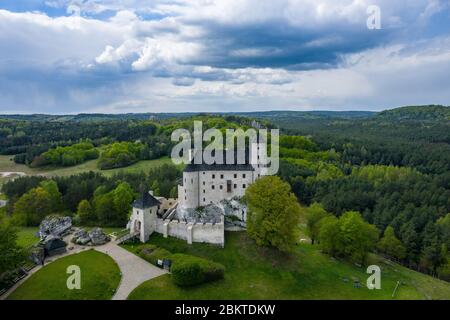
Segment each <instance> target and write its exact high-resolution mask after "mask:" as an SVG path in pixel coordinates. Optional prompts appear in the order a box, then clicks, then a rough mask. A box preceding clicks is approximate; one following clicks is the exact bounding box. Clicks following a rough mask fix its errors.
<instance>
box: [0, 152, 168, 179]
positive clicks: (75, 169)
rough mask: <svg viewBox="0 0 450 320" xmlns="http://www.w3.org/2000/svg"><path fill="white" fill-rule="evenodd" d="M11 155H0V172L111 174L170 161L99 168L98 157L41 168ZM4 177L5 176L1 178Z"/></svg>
mask: <svg viewBox="0 0 450 320" xmlns="http://www.w3.org/2000/svg"><path fill="white" fill-rule="evenodd" d="M11 159H12V156H0V172H24V173H26V174H29V175H44V176H70V175H74V174H78V173H82V172H88V171H94V172H100V173H102V174H105V175H108V176H111V175H114V174H115V173H117V172H120V171H126V172H141V171H144V172H146V171H149V170H150V169H152V168H154V167H158V166H160V165H162V164H165V163H172V161H171V160H170V158H169V157H162V158H160V159H154V160H142V161H139V162H137V163H135V164H132V165H130V166H128V167H124V168H117V169H110V170H100V169H99V168H98V167H97V162H98V159H95V160H89V161H86V162H84V163H81V164H79V165H76V166H72V167H50V166H47V167H42V168H30V167H28V166H26V165H23V164H17V163H14V161H12V160H11ZM3 179H5V178H3Z"/></svg>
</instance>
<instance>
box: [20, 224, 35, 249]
mask: <svg viewBox="0 0 450 320" xmlns="http://www.w3.org/2000/svg"><path fill="white" fill-rule="evenodd" d="M38 229H39V228H38V227H21V228H20V229H19V232H17V244H18V245H19V246H21V247H22V248H28V247H30V246H32V245H33V244H35V243H37V242H38V241H39V237H38V236H36V232H37V231H38Z"/></svg>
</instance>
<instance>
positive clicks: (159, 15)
mask: <svg viewBox="0 0 450 320" xmlns="http://www.w3.org/2000/svg"><path fill="white" fill-rule="evenodd" d="M377 9H379V11H377ZM378 12H379V15H377V13H378ZM377 22H379V25H377ZM368 26H369V27H370V28H369V27H368ZM374 26H375V28H374ZM378 27H379V28H378ZM422 104H443V105H450V0H396V1H392V0H272V1H268V0H153V1H140V0H103V1H101V0H0V113H3V114H5V113H52V114H74V113H91V112H101V113H129V112H197V111H202V112H208V111H209V112H217V111H265V110H374V111H376V110H384V109H388V108H393V107H397V106H403V105H422Z"/></svg>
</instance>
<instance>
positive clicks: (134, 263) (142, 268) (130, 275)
mask: <svg viewBox="0 0 450 320" xmlns="http://www.w3.org/2000/svg"><path fill="white" fill-rule="evenodd" d="M69 237H71V235H70V236H68V237H66V238H65V239H64V240H65V241H66V242H67V243H70V242H69ZM69 246H70V247H73V249H72V250H68V251H67V252H65V253H64V254H61V255H57V256H53V257H51V258H50V259H48V260H46V261H47V263H46V264H45V265H47V264H48V263H49V262H50V261H54V260H57V259H59V258H62V257H65V256H68V255H71V254H75V253H79V252H82V251H84V250H88V249H95V250H97V251H99V252H103V253H106V254H107V255H109V256H110V257H111V258H112V259H113V260H114V261H115V262H116V263H117V265H118V266H119V268H120V272H121V276H122V277H121V280H120V283H119V287H118V288H117V291H116V293H115V294H114V296H113V298H112V299H113V300H126V298H127V297H128V295H129V294H130V293H131V291H133V289H134V288H136V287H137V286H139V285H140V284H141V283H142V282H144V281H147V280H150V279H152V278H156V277H158V276H160V275H163V274H165V273H167V271H166V270H163V269H160V268H158V267H155V266H154V265H152V264H150V263H148V262H147V261H145V260H144V259H141V258H140V257H138V256H136V255H135V254H133V253H131V252H129V251H127V250H125V249H123V248H122V247H120V246H118V245H117V244H116V243H115V242H114V241H110V242H108V243H107V244H105V245H101V246H97V247H88V246H79V245H75V244H72V243H70V244H69ZM41 268H42V266H36V267H35V268H33V269H32V270H31V271H30V273H29V274H28V275H27V276H26V277H25V278H24V279H22V280H20V281H19V282H18V283H16V284H15V285H14V286H13V287H12V288H10V289H9V290H8V292H6V293H5V294H4V295H2V296H0V300H4V299H6V298H7V297H8V295H9V294H10V293H11V292H13V291H14V290H15V289H16V288H18V287H19V286H20V285H21V284H22V283H23V282H25V281H26V280H27V279H28V278H29V277H30V276H31V275H32V274H34V273H35V272H37V271H38V270H40V269H41Z"/></svg>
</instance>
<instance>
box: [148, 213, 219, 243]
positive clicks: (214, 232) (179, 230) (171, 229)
mask: <svg viewBox="0 0 450 320" xmlns="http://www.w3.org/2000/svg"><path fill="white" fill-rule="evenodd" d="M155 232H157V233H160V234H162V235H164V237H168V236H170V237H175V238H178V239H182V240H186V241H187V242H188V243H189V244H191V243H193V242H205V243H212V244H216V245H220V246H222V247H223V246H224V244H225V233H224V232H225V231H224V220H223V217H222V219H221V222H220V223H214V224H213V223H186V222H184V221H178V220H172V221H169V220H163V219H160V218H158V219H156V228H155Z"/></svg>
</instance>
